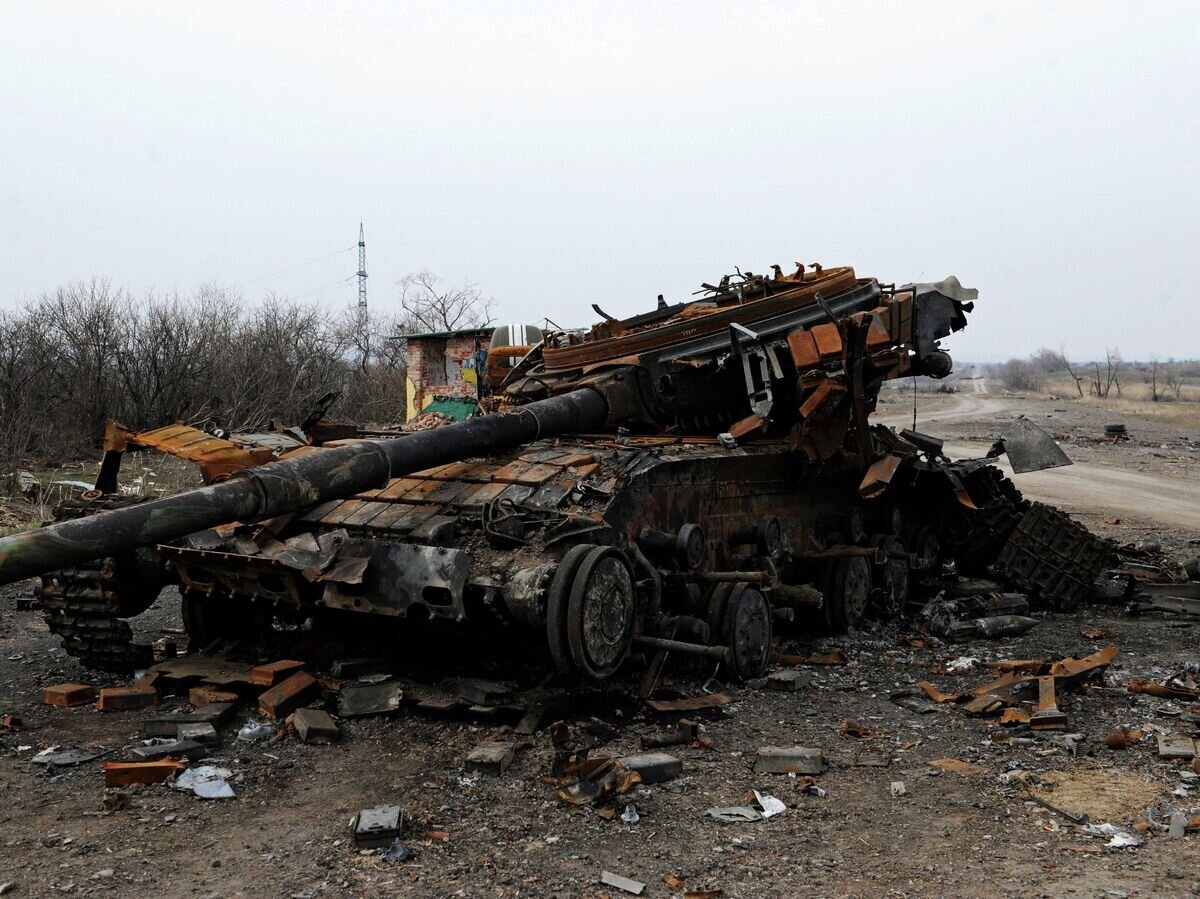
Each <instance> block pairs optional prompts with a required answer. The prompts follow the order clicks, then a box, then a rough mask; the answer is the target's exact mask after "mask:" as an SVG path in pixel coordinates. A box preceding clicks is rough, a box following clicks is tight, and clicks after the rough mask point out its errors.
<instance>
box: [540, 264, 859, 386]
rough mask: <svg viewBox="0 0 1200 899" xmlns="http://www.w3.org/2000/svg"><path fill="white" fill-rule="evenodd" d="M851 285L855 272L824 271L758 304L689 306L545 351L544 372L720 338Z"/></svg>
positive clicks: (723, 302)
mask: <svg viewBox="0 0 1200 899" xmlns="http://www.w3.org/2000/svg"><path fill="white" fill-rule="evenodd" d="M767 283H768V284H770V283H773V282H767ZM855 283H856V280H855V277H854V269H852V268H831V269H826V270H825V271H823V272H817V273H808V274H807V275H806V276H805V280H804V282H803V283H801V284H798V285H796V286H792V284H791V283H790V282H789V283H784V284H781V285H779V286H782V287H784V288H785V289H783V290H782V291H780V292H778V293H776V294H774V295H768V296H766V297H764V298H763V299H760V300H758V301H757V302H752V303H747V304H743V303H741V302H739V298H738V297H737V296H736V295H734V296H730V297H727V298H725V299H722V300H719V301H716V302H714V303H713V305H712V308H711V310H704V309H702V307H700V306H696V305H693V306H690V307H687V308H688V309H690V310H692V312H690V313H689V312H687V311H685V312H682V313H680V315H679V316H677V317H676V318H675V319H672V320H668V321H666V322H664V323H658V324H656V325H655V326H654V327H646V328H645V329H643V330H639V331H633V332H631V333H624V334H622V335H621V336H618V337H607V336H606V337H605V338H604V339H598V340H593V341H585V342H582V343H579V344H576V345H574V346H568V347H564V348H563V349H551V348H547V349H546V350H545V361H546V370H547V371H551V372H556V371H569V370H570V369H573V368H579V367H581V366H587V365H595V364H597V363H599V362H607V361H612V360H614V359H620V358H623V357H625V358H628V357H636V356H638V355H640V354H642V353H645V352H648V351H650V350H656V349H662V348H664V347H668V346H671V345H672V344H675V343H679V342H681V341H684V340H694V339H696V338H698V337H704V336H707V335H712V334H719V333H721V332H722V331H724V330H725V329H727V328H728V327H729V326H730V325H731V324H733V323H735V322H736V323H738V324H743V325H753V324H755V323H757V322H759V321H762V320H764V319H767V318H771V317H773V316H777V315H780V314H781V313H784V312H787V311H789V310H793V309H795V308H796V307H798V306H808V305H813V304H815V302H816V301H815V300H814V297H815V296H816V295H817V294H819V293H824V294H826V295H832V294H835V293H841V292H843V291H846V290H849V289H850V288H851V287H853V286H854V284H855ZM599 333H602V334H605V335H607V334H609V333H611V332H610V331H609V330H607V329H606V330H603V331H601V332H599Z"/></svg>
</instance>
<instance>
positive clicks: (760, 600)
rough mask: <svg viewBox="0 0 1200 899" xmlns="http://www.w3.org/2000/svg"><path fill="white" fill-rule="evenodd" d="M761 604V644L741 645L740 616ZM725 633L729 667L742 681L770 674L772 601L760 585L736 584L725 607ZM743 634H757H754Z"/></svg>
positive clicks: (749, 634) (751, 634) (723, 633)
mask: <svg viewBox="0 0 1200 899" xmlns="http://www.w3.org/2000/svg"><path fill="white" fill-rule="evenodd" d="M751 606H758V607H759V610H760V611H762V612H763V613H764V614H763V615H762V618H761V621H762V633H761V635H759V636H761V638H762V639H761V640H760V641H757V642H758V645H757V646H753V647H751V646H749V645H748V644H745V645H740V644H741V641H740V640H739V634H738V632H737V622H738V618H739V617H741V616H743V615H744V614H754V613H753V610H751V609H749V608H748V607H751ZM721 636H722V639H723V642H724V644H725V646H726V648H727V649H729V660H728V664H727V665H726V668H727V669H729V671H730V674H732V675H733V676H734V677H735V678H736V679H737V680H739V681H748V680H754V679H755V678H758V677H762V676H764V675H765V674H766V673H767V669H768V668H769V667H770V666H771V603H770V601H769V600H768V599H767V598H766V596H764V595H763V594H762V592H761V591H759V590H758V588H756V587H753V586H751V585H750V584H745V583H739V584H735V585H734V588H733V591H732V593H731V594H730V596H729V601H728V603H726V608H725V621H724V623H723V626H722V629H721ZM741 636H745V637H753V636H755V635H754V634H753V633H748V634H746V633H744V634H743V635H741Z"/></svg>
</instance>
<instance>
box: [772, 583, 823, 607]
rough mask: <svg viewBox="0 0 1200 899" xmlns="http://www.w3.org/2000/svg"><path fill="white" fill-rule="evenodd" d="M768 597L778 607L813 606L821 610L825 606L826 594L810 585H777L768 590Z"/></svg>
mask: <svg viewBox="0 0 1200 899" xmlns="http://www.w3.org/2000/svg"><path fill="white" fill-rule="evenodd" d="M767 595H768V596H770V597H771V603H772V604H773V605H776V606H786V607H789V608H793V607H796V606H811V607H812V608H814V609H819V608H821V606H823V605H824V604H825V596H824V594H823V593H821V591H820V590H818V589H817V588H816V587H813V586H812V585H810V584H795V585H793V584H775V585H774V586H771V587H768V588H767Z"/></svg>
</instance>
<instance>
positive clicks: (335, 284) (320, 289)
mask: <svg viewBox="0 0 1200 899" xmlns="http://www.w3.org/2000/svg"><path fill="white" fill-rule="evenodd" d="M356 277H358V276H357V275H350V276H349V277H346V278H342V279H341V280H340V281H334V282H333V283H332V284H326V285H325V286H324V287H317V288H314V289H312V290H308V291H305V292H304V293H298V294H295V295H289V296H288V299H289V300H299V299H302V298H304V297H311V296H313V295H314V294H318V293H324V292H325V291H327V290H333V289H334V288H335V287H341V286H342V285H343V284H345V283H347V282H348V281H351V280H353V279H354V278H356Z"/></svg>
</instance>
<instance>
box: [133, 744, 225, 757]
mask: <svg viewBox="0 0 1200 899" xmlns="http://www.w3.org/2000/svg"><path fill="white" fill-rule="evenodd" d="M209 751H210V750H209V747H207V746H205V745H204V744H203V743H198V742H196V741H195V740H174V741H172V742H170V743H158V744H156V745H154V746H139V747H137V748H136V749H134V750H133V751H132V752H130V753H129V754H130V755H131V756H133V758H134V760H135V761H138V762H153V761H155V760H157V759H165V758H175V759H188V760H190V761H197V760H199V759H202V758H204V757H205V756H207V755H208V754H209Z"/></svg>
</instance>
